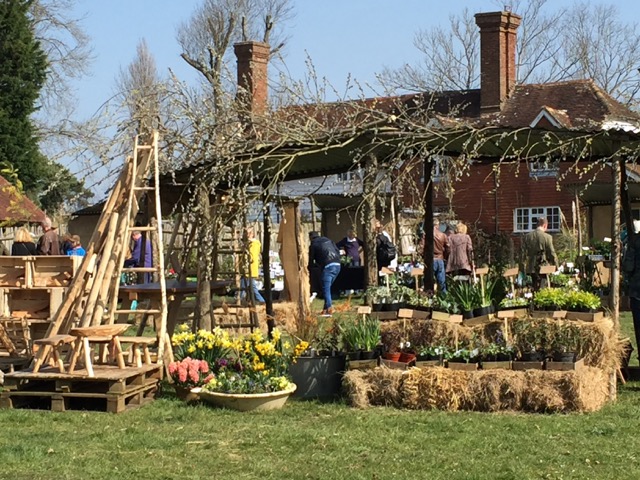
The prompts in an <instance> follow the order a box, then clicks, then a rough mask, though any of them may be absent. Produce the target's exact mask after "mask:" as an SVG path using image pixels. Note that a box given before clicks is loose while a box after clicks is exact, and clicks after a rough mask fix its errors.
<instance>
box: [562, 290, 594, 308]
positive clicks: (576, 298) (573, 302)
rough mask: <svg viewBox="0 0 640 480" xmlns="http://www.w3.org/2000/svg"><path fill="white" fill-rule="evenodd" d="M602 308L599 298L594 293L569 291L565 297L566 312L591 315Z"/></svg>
mask: <svg viewBox="0 0 640 480" xmlns="http://www.w3.org/2000/svg"><path fill="white" fill-rule="evenodd" d="M601 306H602V302H601V300H600V297H599V296H598V295H596V294H595V293H591V292H586V291H583V290H569V291H568V292H567V295H566V307H567V310H570V311H573V312H584V313H593V312H595V311H596V310H598V309H599V308H600V307H601Z"/></svg>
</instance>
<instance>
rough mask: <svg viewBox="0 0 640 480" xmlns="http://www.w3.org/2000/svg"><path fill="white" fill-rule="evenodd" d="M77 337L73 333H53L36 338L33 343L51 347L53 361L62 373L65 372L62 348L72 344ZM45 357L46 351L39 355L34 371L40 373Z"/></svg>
mask: <svg viewBox="0 0 640 480" xmlns="http://www.w3.org/2000/svg"><path fill="white" fill-rule="evenodd" d="M75 339H76V337H74V336H73V335H53V336H51V337H47V338H40V339H38V340H34V342H33V344H34V345H38V346H39V347H41V348H43V349H50V350H51V355H52V356H53V361H54V363H55V364H56V366H57V367H58V370H59V371H60V373H64V362H63V361H62V352H61V348H62V347H63V346H65V345H70V344H71V343H73V342H74V340H75ZM45 358H46V352H42V354H41V355H38V358H37V360H36V363H35V365H34V366H33V373H38V371H39V370H40V367H41V366H42V362H43V361H44V359H45Z"/></svg>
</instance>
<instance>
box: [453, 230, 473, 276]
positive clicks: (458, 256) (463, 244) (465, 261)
mask: <svg viewBox="0 0 640 480" xmlns="http://www.w3.org/2000/svg"><path fill="white" fill-rule="evenodd" d="M455 232H456V233H453V234H452V235H451V236H450V237H449V258H448V259H447V273H450V274H452V275H461V276H469V275H471V273H472V272H473V244H472V242H471V237H470V236H469V235H467V226H466V225H465V224H464V223H462V222H458V224H457V225H456V227H455Z"/></svg>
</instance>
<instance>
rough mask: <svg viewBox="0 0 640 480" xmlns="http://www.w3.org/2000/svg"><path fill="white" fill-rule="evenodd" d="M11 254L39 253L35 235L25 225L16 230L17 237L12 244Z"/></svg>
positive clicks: (15, 255)
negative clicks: (34, 238)
mask: <svg viewBox="0 0 640 480" xmlns="http://www.w3.org/2000/svg"><path fill="white" fill-rule="evenodd" d="M11 255H13V256H14V257H25V256H28V255H37V252H36V244H35V243H34V242H33V237H31V234H30V233H29V230H27V229H26V228H24V227H20V228H19V229H18V231H17V232H16V237H15V238H14V240H13V245H11Z"/></svg>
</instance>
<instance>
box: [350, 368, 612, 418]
mask: <svg viewBox="0 0 640 480" xmlns="http://www.w3.org/2000/svg"><path fill="white" fill-rule="evenodd" d="M343 386H344V389H345V391H346V393H347V397H348V399H349V401H350V403H351V405H353V406H355V407H357V408H366V407H369V406H371V405H382V406H396V407H403V408H408V409H414V410H445V411H457V410H473V411H480V412H497V411H504V410H507V411H526V412H539V413H552V412H593V411H596V410H598V409H600V408H601V407H602V406H603V405H605V404H606V403H607V401H608V388H609V379H608V376H607V375H606V374H605V372H604V371H603V370H601V369H599V368H593V367H584V368H582V369H580V370H576V371H568V372H554V371H543V370H527V371H524V372H520V371H517V372H516V371H512V370H487V371H477V372H464V371H458V370H449V369H447V368H440V367H436V368H425V369H419V368H412V369H411V370H408V371H404V372H403V371H400V370H391V369H388V368H384V367H380V368H375V369H373V370H369V371H364V372H363V371H350V372H347V373H346V374H345V376H344V380H343Z"/></svg>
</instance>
